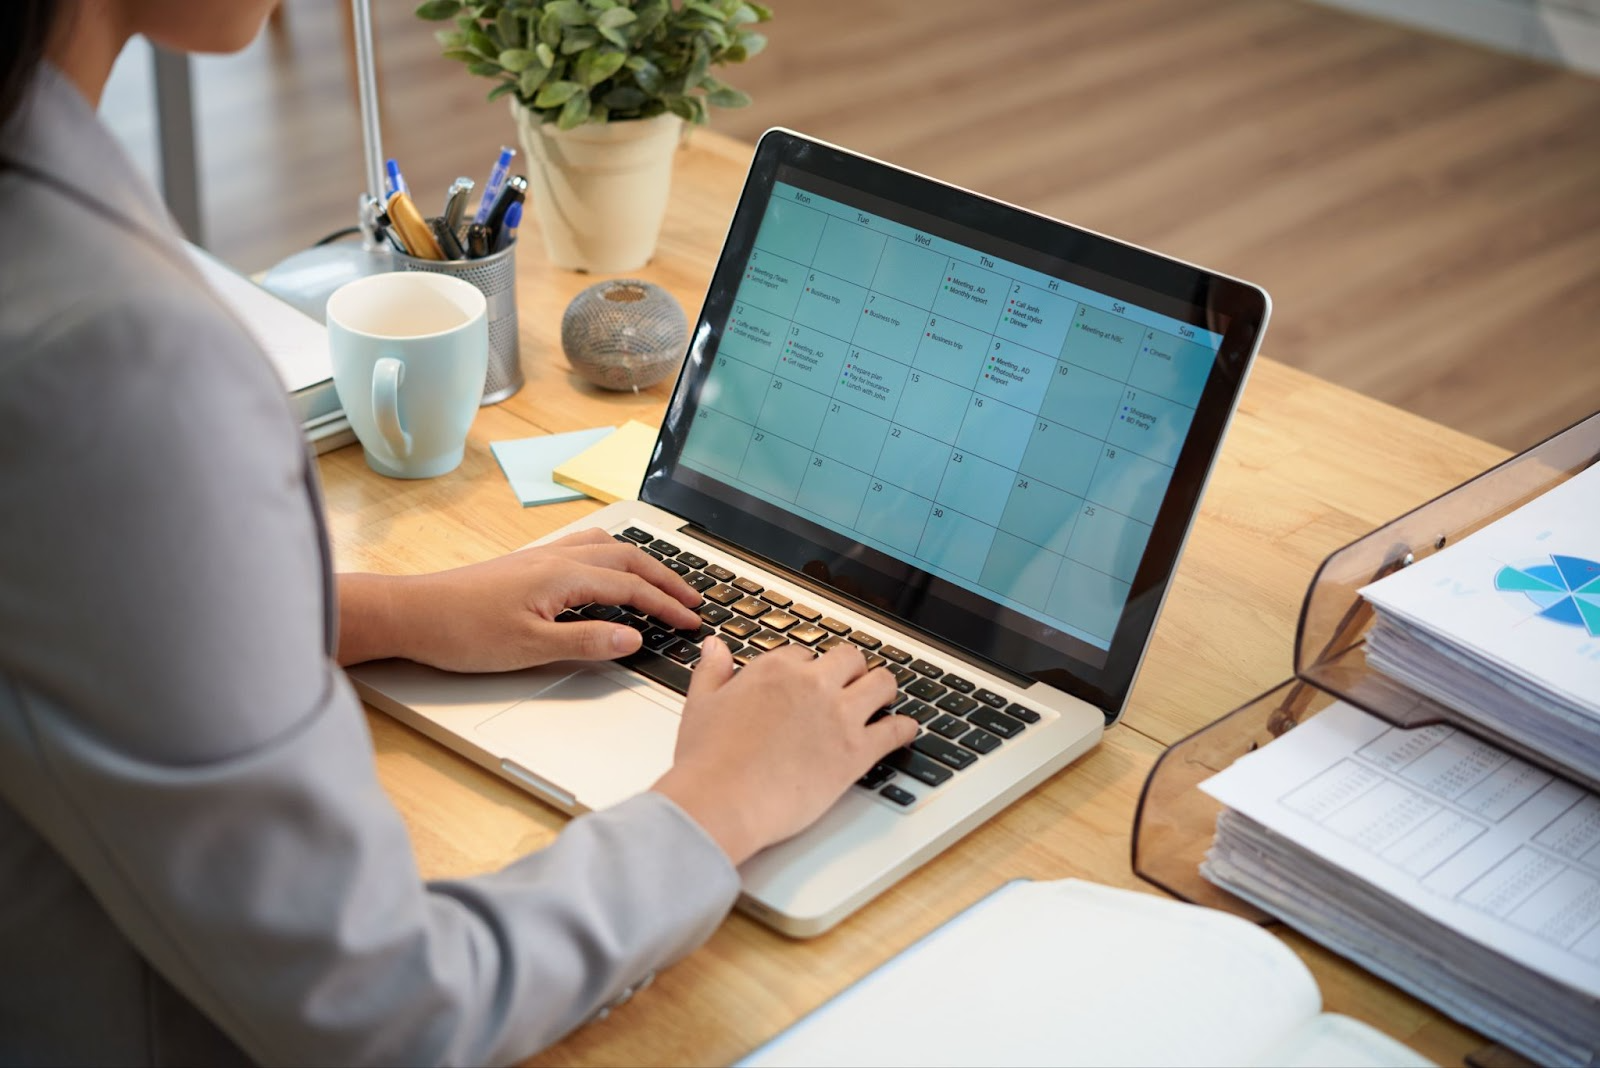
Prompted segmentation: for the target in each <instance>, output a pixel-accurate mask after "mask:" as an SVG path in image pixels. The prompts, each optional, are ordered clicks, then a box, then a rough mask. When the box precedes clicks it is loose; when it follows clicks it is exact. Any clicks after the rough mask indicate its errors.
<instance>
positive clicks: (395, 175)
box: [383, 159, 411, 197]
mask: <svg viewBox="0 0 1600 1068" xmlns="http://www.w3.org/2000/svg"><path fill="white" fill-rule="evenodd" d="M383 169H384V173H385V174H387V175H388V180H387V181H386V182H385V183H384V190H383V191H384V192H385V193H387V194H388V195H389V196H391V197H392V196H394V195H395V194H396V193H410V192H411V187H410V186H408V185H406V179H405V175H403V174H401V173H400V164H398V163H396V162H395V161H394V160H392V159H391V160H388V161H386V162H385V163H384V165H383Z"/></svg>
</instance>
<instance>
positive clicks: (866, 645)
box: [850, 630, 883, 649]
mask: <svg viewBox="0 0 1600 1068" xmlns="http://www.w3.org/2000/svg"><path fill="white" fill-rule="evenodd" d="M850 640H851V641H853V642H855V643H856V644H857V645H859V646H861V648H863V649H876V648H877V647H878V646H880V645H882V644H883V639H881V638H874V637H873V636H872V635H870V634H867V633H866V632H864V631H859V630H858V631H856V632H855V633H854V634H852V635H850Z"/></svg>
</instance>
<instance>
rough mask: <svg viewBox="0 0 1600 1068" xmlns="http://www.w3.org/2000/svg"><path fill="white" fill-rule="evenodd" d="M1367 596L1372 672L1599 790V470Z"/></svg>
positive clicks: (1590, 470) (1364, 592) (1373, 587)
mask: <svg viewBox="0 0 1600 1068" xmlns="http://www.w3.org/2000/svg"><path fill="white" fill-rule="evenodd" d="M1361 593H1362V595H1363V596H1364V597H1366V599H1367V600H1368V601H1370V602H1371V603H1372V604H1373V606H1374V607H1375V608H1376V610H1377V616H1378V619H1377V622H1376V623H1375V625H1374V626H1373V628H1372V630H1371V631H1370V632H1369V634H1368V635H1367V663H1368V664H1369V665H1370V666H1371V667H1373V668H1375V669H1376V670H1378V671H1381V672H1383V673H1384V674H1385V675H1389V676H1391V677H1393V678H1395V679H1398V680H1399V681H1401V682H1403V683H1405V684H1406V685H1408V686H1410V687H1411V688H1412V689H1414V690H1416V691H1418V692H1419V693H1422V694H1425V695H1427V696H1428V697H1431V698H1433V699H1434V700H1436V701H1438V702H1439V703H1441V704H1443V705H1445V706H1446V707H1448V708H1451V709H1454V710H1456V711H1457V712H1459V713H1460V714H1461V715H1462V716H1464V717H1466V718H1467V719H1468V720H1471V721H1475V722H1477V723H1479V724H1482V725H1484V726H1486V727H1489V728H1492V729H1493V730H1494V731H1496V732H1498V733H1499V734H1500V735H1502V736H1504V737H1505V738H1507V739H1509V740H1510V741H1512V742H1515V743H1517V744H1519V745H1522V746H1526V747H1527V748H1528V749H1529V750H1530V751H1531V752H1535V753H1543V754H1548V755H1549V756H1550V757H1551V758H1552V759H1553V760H1555V761H1557V762H1558V763H1559V764H1560V765H1561V766H1562V767H1564V768H1568V769H1571V771H1572V772H1573V773H1574V775H1575V776H1577V777H1579V778H1581V779H1583V780H1584V781H1585V782H1587V783H1589V784H1591V785H1592V784H1600V465H1596V466H1593V467H1590V468H1588V469H1587V470H1585V471H1583V472H1581V473H1580V474H1578V475H1575V476H1574V477H1572V478H1570V479H1568V480H1567V481H1566V482H1564V483H1562V484H1561V485H1560V486H1557V487H1556V488H1555V489H1552V490H1550V491H1549V492H1547V493H1545V494H1543V495H1542V496H1540V497H1538V498H1536V499H1535V500H1533V501H1532V502H1530V503H1528V504H1526V505H1523V506H1522V507H1521V508H1519V509H1517V510H1516V511H1515V512H1513V513H1511V514H1510V515H1508V516H1506V517H1504V518H1503V519H1500V520H1497V521H1496V522H1494V523H1492V524H1490V525H1489V526H1487V527H1485V528H1483V529H1482V530H1480V531H1478V532H1477V533H1475V534H1473V535H1472V536H1470V537H1468V538H1465V539H1463V540H1462V541H1461V542H1459V543H1458V544H1456V545H1454V546H1452V547H1450V548H1447V549H1444V550H1442V551H1440V552H1438V553H1435V554H1434V555H1433V556H1430V557H1428V558H1426V559H1424V560H1420V561H1418V562H1417V563H1415V564H1413V565H1412V566H1410V567H1408V568H1405V569H1404V570H1401V571H1399V572H1396V573H1395V574H1393V575H1391V576H1389V577H1388V578H1385V579H1382V580H1380V581H1378V582H1375V583H1373V584H1372V585H1370V586H1368V587H1366V588H1365V589H1363V590H1362V591H1361Z"/></svg>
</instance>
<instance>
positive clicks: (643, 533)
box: [622, 527, 656, 545]
mask: <svg viewBox="0 0 1600 1068" xmlns="http://www.w3.org/2000/svg"><path fill="white" fill-rule="evenodd" d="M622 536H623V537H624V538H627V539H628V540H629V541H636V542H638V543H639V544H640V545H648V544H650V543H651V542H653V541H655V540H656V536H655V535H654V534H652V533H650V532H649V531H648V530H640V529H639V528H638V527H629V528H628V529H627V530H624V531H623V532H622Z"/></svg>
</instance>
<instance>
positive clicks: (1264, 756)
mask: <svg viewBox="0 0 1600 1068" xmlns="http://www.w3.org/2000/svg"><path fill="white" fill-rule="evenodd" d="M1597 561H1600V466H1589V467H1587V468H1584V469H1580V470H1578V471H1577V473H1575V474H1574V475H1573V476H1572V477H1571V478H1569V479H1567V480H1566V481H1564V482H1562V483H1560V484H1559V485H1557V486H1555V487H1554V488H1552V489H1550V490H1548V491H1547V492H1545V493H1543V494H1542V495H1540V496H1538V497H1537V498H1535V499H1534V500H1532V501H1530V502H1529V503H1527V504H1524V505H1522V506H1521V507H1520V508H1518V509H1517V510H1516V511H1514V512H1512V513H1510V514H1509V515H1507V516H1505V517H1504V518H1502V519H1499V520H1497V521H1496V522H1494V523H1492V524H1490V525H1488V526H1486V527H1484V528H1483V529H1482V530H1479V531H1477V532H1476V533H1474V534H1472V535H1470V536H1469V537H1466V538H1464V539H1462V540H1461V541H1460V542H1459V543H1457V544H1455V545H1453V546H1451V547H1449V548H1446V549H1443V550H1441V551H1439V552H1437V553H1435V554H1434V555H1432V556H1429V557H1427V558H1425V559H1423V560H1421V561H1419V562H1417V563H1415V564H1413V565H1411V566H1409V567H1406V568H1403V569H1401V570H1399V571H1397V572H1395V573H1394V574H1392V575H1390V576H1389V577H1386V578H1384V579H1381V580H1380V581H1378V582H1375V583H1372V584H1370V585H1368V586H1366V587H1365V588H1363V589H1362V590H1361V595H1362V596H1363V597H1364V598H1365V599H1366V601H1367V603H1368V604H1370V605H1371V606H1372V608H1373V609H1374V614H1375V623H1374V626H1373V627H1372V629H1371V630H1370V631H1369V633H1368V635H1367V637H1366V668H1367V669H1368V670H1370V671H1375V672H1379V673H1381V674H1383V675H1386V676H1388V677H1389V678H1391V679H1393V680H1395V681H1397V682H1398V683H1401V684H1403V685H1402V686H1400V687H1397V688H1395V692H1398V693H1406V692H1410V693H1412V694H1415V695H1417V696H1416V697H1414V698H1412V701H1413V703H1418V702H1420V699H1421V698H1428V699H1431V701H1433V702H1436V703H1437V705H1438V706H1441V707H1442V708H1443V710H1444V711H1445V712H1446V713H1447V720H1448V722H1441V723H1434V724H1433V725H1431V726H1424V727H1419V728H1415V729H1410V730H1407V729H1401V728H1399V727H1396V726H1393V725H1392V724H1391V723H1390V722H1388V721H1387V720H1385V719H1381V718H1379V717H1377V716H1374V715H1371V714H1369V713H1368V712H1366V711H1363V710H1361V709H1358V708H1356V707H1353V706H1352V705H1349V704H1346V703H1344V702H1342V701H1341V702H1334V703H1332V704H1331V705H1330V706H1329V707H1327V708H1325V709H1323V710H1322V711H1321V712H1319V713H1318V714H1317V715H1316V716H1315V717H1313V718H1310V719H1308V720H1306V721H1305V722H1302V723H1300V724H1299V725H1298V726H1295V727H1294V729H1293V730H1290V731H1288V732H1287V733H1284V734H1283V735H1282V736H1281V737H1279V738H1277V739H1276V740H1275V741H1273V742H1272V743H1271V744H1270V745H1266V746H1264V747H1262V748H1260V749H1259V750H1257V751H1255V752H1252V753H1249V754H1248V755H1245V756H1243V757H1240V758H1239V759H1238V760H1236V761H1235V762H1234V763H1233V764H1232V765H1231V766H1230V767H1228V768H1227V769H1226V770H1225V771H1223V772H1221V773H1220V774H1217V775H1215V776H1213V777H1212V778H1210V779H1208V780H1206V781H1205V782H1204V783H1202V784H1201V789H1202V790H1204V791H1205V792H1206V793H1208V794H1210V795H1211V796H1212V797H1213V798H1215V799H1216V800H1217V801H1219V802H1220V803H1221V804H1222V805H1223V810H1222V812H1221V814H1220V816H1219V817H1218V820H1217V827H1216V834H1215V838H1214V839H1213V842H1212V846H1211V849H1210V851H1209V853H1208V854H1207V856H1206V860H1205V863H1204V864H1203V865H1202V867H1201V873H1202V874H1203V875H1204V876H1205V877H1206V878H1207V879H1209V880H1211V881H1212V882H1213V883H1215V884H1216V885H1218V886H1220V887H1222V888H1223V889H1225V890H1228V891H1229V892H1231V893H1233V894H1235V895H1236V896H1238V897H1240V898H1242V899H1244V900H1245V901H1247V902H1250V903H1251V904H1253V905H1255V906H1257V907H1258V908H1260V909H1262V910H1263V911H1265V912H1267V913H1270V914H1272V915H1274V916H1277V917H1280V918H1281V919H1283V920H1284V921H1285V922H1287V923H1288V924H1290V925H1291V926H1293V927H1295V928H1297V929H1299V930H1301V931H1302V932H1304V933H1305V934H1306V935H1307V936H1308V937H1310V938H1313V939H1315V940H1316V941H1319V942H1321V943H1323V944H1325V945H1327V946H1328V947H1329V948H1331V949H1333V950H1334V951H1336V952H1338V953H1340V954H1342V955H1344V956H1346V957H1348V958H1350V959H1351V960H1353V961H1355V962H1356V963H1358V964H1359V965H1361V966H1362V967H1364V968H1366V969H1368V970H1369V971H1371V972H1373V973H1374V974H1376V975H1379V976H1381V977H1383V978H1385V979H1387V980H1389V981H1390V982H1392V983H1394V984H1395V985H1396V986H1399V987H1401V988H1402V989H1405V990H1407V991H1408V992H1410V993H1412V994H1413V995H1415V996H1416V997H1418V998H1419V999H1421V1000H1423V1001H1426V1002H1429V1003H1430V1004H1433V1005H1434V1006H1436V1007H1437V1008H1439V1009H1440V1010H1441V1011H1443V1012H1445V1013H1447V1014H1449V1015H1451V1016H1453V1017H1454V1018H1456V1019H1458V1020H1460V1021H1462V1022H1463V1023H1465V1024H1467V1025H1468V1026H1470V1027H1473V1028H1474V1029H1476V1030H1479V1031H1481V1032H1482V1033H1484V1034H1486V1035H1489V1036H1491V1037H1492V1038H1494V1039H1495V1040H1497V1041H1499V1042H1500V1043H1502V1044H1503V1045H1505V1046H1507V1047H1509V1048H1511V1049H1513V1050H1516V1051H1518V1052H1519V1053H1521V1054H1523V1055H1524V1056H1527V1057H1529V1058H1531V1059H1533V1060H1535V1061H1538V1062H1540V1063H1548V1064H1596V1063H1600V796H1597V793H1596V791H1595V786H1596V784H1597V783H1600V562H1597ZM1356 691H1357V692H1365V693H1368V694H1369V695H1370V693H1371V692H1374V691H1372V690H1365V691H1363V690H1362V689H1361V688H1360V687H1357V688H1356ZM1386 714H1387V711H1386ZM1486 738H1490V739H1495V740H1497V742H1498V743H1499V744H1496V742H1491V741H1486V740H1485V739H1486ZM1508 748H1514V749H1516V751H1517V753H1518V754H1520V755H1524V756H1529V757H1530V758H1531V759H1519V757H1518V756H1514V755H1512V753H1510V752H1507V751H1506V750H1507V749H1508Z"/></svg>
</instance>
